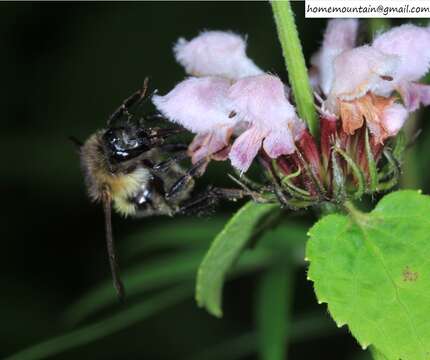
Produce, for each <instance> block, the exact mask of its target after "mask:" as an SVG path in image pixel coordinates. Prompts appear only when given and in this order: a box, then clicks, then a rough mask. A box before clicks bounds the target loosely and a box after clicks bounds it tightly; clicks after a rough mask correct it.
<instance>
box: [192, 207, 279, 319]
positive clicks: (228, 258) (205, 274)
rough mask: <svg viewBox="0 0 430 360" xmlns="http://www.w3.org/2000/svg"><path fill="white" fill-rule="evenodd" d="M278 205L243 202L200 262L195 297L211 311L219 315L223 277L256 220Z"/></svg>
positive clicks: (200, 304)
mask: <svg viewBox="0 0 430 360" xmlns="http://www.w3.org/2000/svg"><path fill="white" fill-rule="evenodd" d="M278 208H279V206H278V205H275V204H256V203H254V202H252V201H250V202H248V203H247V204H246V205H244V206H243V207H242V208H241V209H240V210H239V211H238V212H237V213H236V214H235V215H234V216H233V217H232V218H231V219H230V221H229V222H228V223H227V225H226V227H225V228H224V229H223V231H221V233H220V234H219V235H218V236H217V237H216V238H215V239H214V241H213V242H212V244H211V247H210V248H209V251H208V252H207V254H206V256H205V258H204V259H203V262H202V263H201V265H200V267H199V270H198V274H197V284H196V300H197V303H198V305H199V306H201V307H205V308H206V309H207V310H208V311H209V312H210V313H211V314H213V315H215V316H217V317H221V316H222V311H221V295H222V287H223V284H224V279H225V277H226V275H227V273H228V271H229V270H230V269H231V267H232V265H233V263H234V262H235V260H236V259H237V258H238V256H239V255H240V253H241V252H242V250H243V249H244V248H245V245H246V244H247V242H248V240H249V239H250V238H251V236H252V235H253V234H254V230H255V229H256V226H257V225H258V224H259V222H260V221H261V220H262V219H263V218H264V217H265V216H267V215H269V214H270V213H272V212H274V211H276V210H277V209H278Z"/></svg>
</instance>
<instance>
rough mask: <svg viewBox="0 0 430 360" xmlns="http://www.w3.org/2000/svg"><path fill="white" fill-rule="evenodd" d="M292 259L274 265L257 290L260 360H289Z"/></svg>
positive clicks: (262, 277) (263, 274)
mask: <svg viewBox="0 0 430 360" xmlns="http://www.w3.org/2000/svg"><path fill="white" fill-rule="evenodd" d="M292 282H293V276H292V264H291V260H290V259H289V258H288V256H287V258H286V259H285V261H284V263H281V264H274V265H273V266H272V267H270V268H269V269H267V270H266V271H264V272H263V273H262V274H261V278H260V283H259V287H258V289H257V309H256V310H257V327H258V343H259V352H260V358H261V359H262V360H285V359H286V358H287V357H286V349H287V335H288V333H289V332H291V319H290V307H291V299H292V293H293V283H292Z"/></svg>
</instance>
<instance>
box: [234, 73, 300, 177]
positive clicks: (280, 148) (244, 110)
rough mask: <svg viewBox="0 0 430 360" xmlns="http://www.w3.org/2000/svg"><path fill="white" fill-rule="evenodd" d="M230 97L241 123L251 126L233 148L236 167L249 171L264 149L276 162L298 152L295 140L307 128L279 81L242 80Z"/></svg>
mask: <svg viewBox="0 0 430 360" xmlns="http://www.w3.org/2000/svg"><path fill="white" fill-rule="evenodd" d="M228 97H229V100H230V101H231V105H232V108H233V110H234V111H235V112H236V113H237V117H238V119H240V120H242V121H245V122H246V123H247V124H248V126H249V128H248V129H247V130H246V131H244V132H243V133H242V134H241V135H240V136H239V137H238V138H237V139H236V140H235V141H234V143H233V145H232V148H231V151H230V154H229V158H230V160H231V163H232V165H233V166H234V167H236V168H237V169H239V170H241V171H242V172H245V171H247V170H248V168H249V167H250V165H251V163H252V161H253V159H254V158H255V156H256V155H257V153H258V151H259V150H260V148H261V147H263V149H264V150H265V151H266V153H267V154H268V155H269V156H270V157H271V158H273V159H275V158H277V157H279V156H280V155H284V154H291V153H293V152H294V151H295V149H296V147H295V140H296V139H297V138H298V137H300V135H301V134H302V133H303V131H304V128H305V125H304V123H303V122H302V121H301V120H300V119H299V118H298V117H297V115H296V112H295V110H294V107H293V106H292V105H291V104H290V103H289V102H288V100H287V98H286V93H285V86H284V84H283V83H282V82H281V80H280V79H279V78H278V77H276V76H273V75H268V74H263V75H257V76H251V77H246V78H243V79H240V80H238V81H237V82H236V83H234V84H233V86H232V87H231V88H230V90H229V92H228Z"/></svg>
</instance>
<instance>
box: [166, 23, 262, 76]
mask: <svg viewBox="0 0 430 360" xmlns="http://www.w3.org/2000/svg"><path fill="white" fill-rule="evenodd" d="M174 52H175V56H176V60H177V61H178V62H179V63H180V64H181V65H182V66H183V67H184V68H185V71H186V72H187V73H188V74H191V75H193V76H220V77H225V78H227V79H231V80H236V79H240V78H242V77H245V76H251V75H257V74H262V73H263V71H262V70H261V69H260V68H258V66H257V65H255V64H254V62H253V61H252V60H251V59H249V58H248V57H247V56H246V42H245V40H244V39H243V38H242V37H241V36H239V35H237V34H234V33H232V32H224V31H206V32H202V33H201V34H200V35H199V36H197V37H196V38H194V39H192V40H191V41H187V40H185V39H183V38H181V39H179V40H178V42H177V43H176V45H175V47H174Z"/></svg>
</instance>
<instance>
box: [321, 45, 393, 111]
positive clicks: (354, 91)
mask: <svg viewBox="0 0 430 360" xmlns="http://www.w3.org/2000/svg"><path fill="white" fill-rule="evenodd" d="M398 63H399V59H398V57H397V56H395V55H388V54H384V53H382V52H381V51H379V50H377V49H374V48H373V47H371V46H369V45H364V46H361V47H358V48H355V49H352V50H347V51H344V52H343V53H342V54H340V55H338V56H337V57H336V59H335V61H334V77H333V84H332V87H331V89H330V92H329V95H328V104H327V105H328V108H329V110H331V111H333V112H334V113H337V111H336V110H337V109H336V102H337V101H338V100H344V101H352V100H356V99H358V98H360V97H362V96H364V95H365V94H366V93H367V92H369V91H370V92H375V91H378V90H379V89H380V88H382V87H384V86H385V84H386V83H389V82H390V81H391V78H392V77H393V75H394V73H395V71H396V68H397V66H398Z"/></svg>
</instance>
